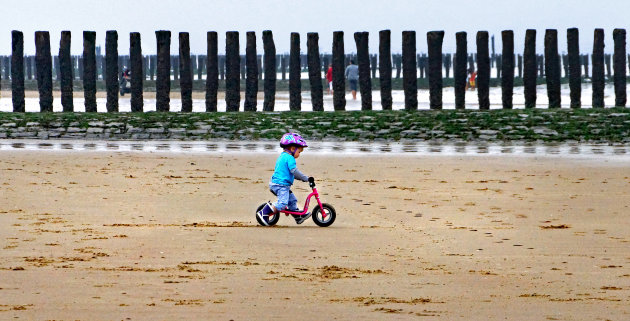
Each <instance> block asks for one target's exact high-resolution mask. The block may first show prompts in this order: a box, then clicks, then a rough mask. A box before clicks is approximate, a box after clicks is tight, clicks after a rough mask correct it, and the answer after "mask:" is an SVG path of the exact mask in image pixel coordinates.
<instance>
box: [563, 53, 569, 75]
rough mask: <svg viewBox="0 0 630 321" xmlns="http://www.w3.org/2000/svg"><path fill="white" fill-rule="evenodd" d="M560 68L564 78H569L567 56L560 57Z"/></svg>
mask: <svg viewBox="0 0 630 321" xmlns="http://www.w3.org/2000/svg"><path fill="white" fill-rule="evenodd" d="M562 68H563V69H564V78H569V55H562Z"/></svg>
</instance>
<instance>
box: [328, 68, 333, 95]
mask: <svg viewBox="0 0 630 321" xmlns="http://www.w3.org/2000/svg"><path fill="white" fill-rule="evenodd" d="M326 81H328V94H329V95H332V93H333V87H332V64H329V65H328V71H326Z"/></svg>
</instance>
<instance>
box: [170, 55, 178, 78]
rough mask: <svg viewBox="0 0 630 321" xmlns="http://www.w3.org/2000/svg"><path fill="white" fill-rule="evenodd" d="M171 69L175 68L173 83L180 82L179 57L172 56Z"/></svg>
mask: <svg viewBox="0 0 630 321" xmlns="http://www.w3.org/2000/svg"><path fill="white" fill-rule="evenodd" d="M171 67H173V81H175V82H178V81H179V56H171Z"/></svg>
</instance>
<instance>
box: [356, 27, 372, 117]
mask: <svg viewBox="0 0 630 321" xmlns="http://www.w3.org/2000/svg"><path fill="white" fill-rule="evenodd" d="M368 37H369V33H367V32H355V33H354V41H355V43H356V46H357V60H358V65H359V90H360V91H361V110H372V80H371V79H370V72H371V70H370V52H369V49H368V48H369V47H368V41H369V40H368Z"/></svg>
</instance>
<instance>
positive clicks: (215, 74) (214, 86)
mask: <svg viewBox="0 0 630 321" xmlns="http://www.w3.org/2000/svg"><path fill="white" fill-rule="evenodd" d="M207 42H208V48H207V50H208V52H207V56H208V57H207V58H206V59H207V61H206V68H207V70H206V111H207V112H216V111H217V92H218V91H219V49H218V46H219V42H218V38H217V33H216V32H215V31H209V32H208V34H207Z"/></svg>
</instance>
